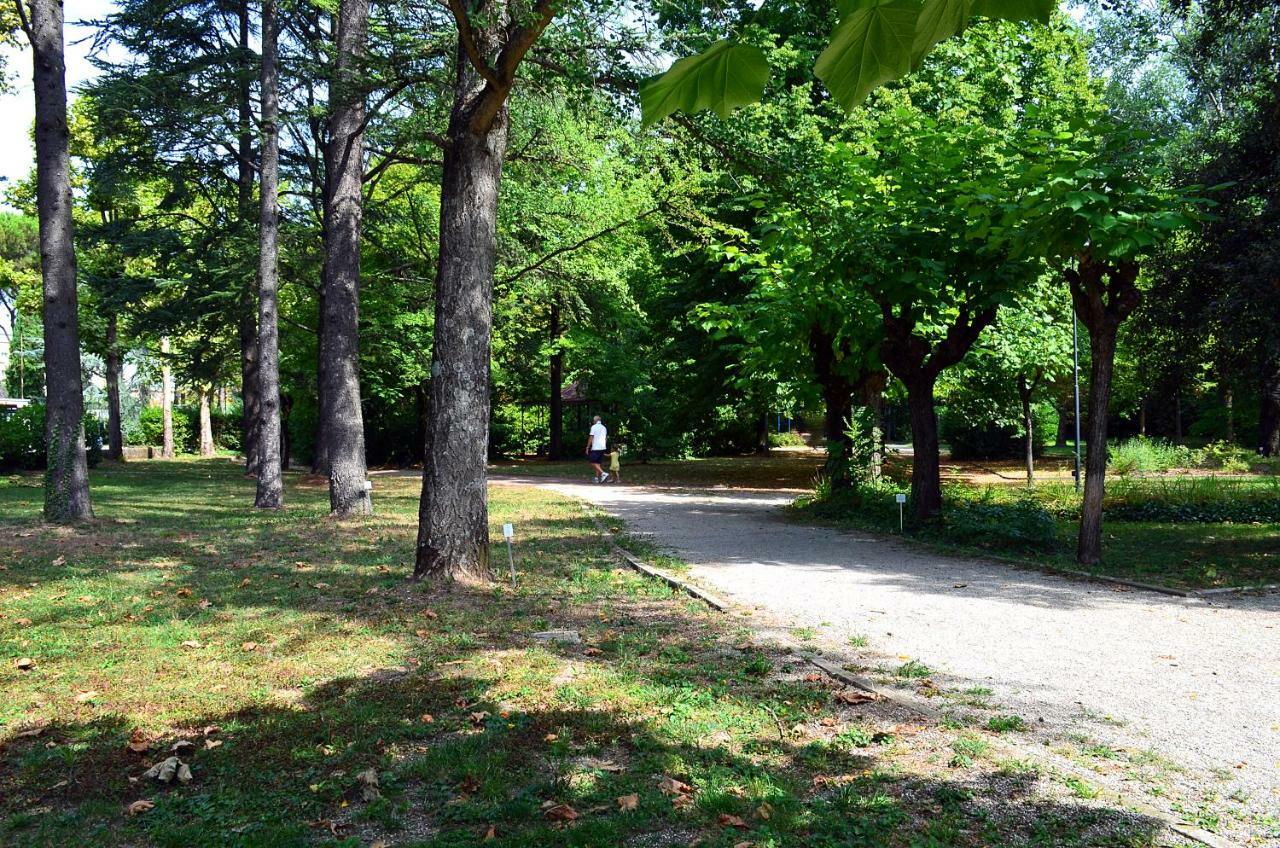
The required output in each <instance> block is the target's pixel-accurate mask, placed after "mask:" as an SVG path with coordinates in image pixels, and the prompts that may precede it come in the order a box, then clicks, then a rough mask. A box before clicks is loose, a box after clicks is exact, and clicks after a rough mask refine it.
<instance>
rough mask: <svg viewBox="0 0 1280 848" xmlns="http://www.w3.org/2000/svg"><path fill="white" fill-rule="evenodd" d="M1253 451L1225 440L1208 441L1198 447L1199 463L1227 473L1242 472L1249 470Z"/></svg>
mask: <svg viewBox="0 0 1280 848" xmlns="http://www.w3.org/2000/svg"><path fill="white" fill-rule="evenodd" d="M1253 458H1254V453H1253V452H1252V451H1249V450H1245V449H1244V448H1242V447H1240V446H1239V445H1233V444H1231V443H1230V442H1227V441H1217V442H1210V443H1209V444H1207V445H1205V446H1204V447H1203V448H1201V449H1200V464H1201V465H1204V466H1206V467H1208V468H1218V469H1221V470H1222V471H1225V472H1226V473H1228V474H1244V473H1245V472H1247V471H1248V470H1249V464H1250V463H1251V462H1252V461H1253Z"/></svg>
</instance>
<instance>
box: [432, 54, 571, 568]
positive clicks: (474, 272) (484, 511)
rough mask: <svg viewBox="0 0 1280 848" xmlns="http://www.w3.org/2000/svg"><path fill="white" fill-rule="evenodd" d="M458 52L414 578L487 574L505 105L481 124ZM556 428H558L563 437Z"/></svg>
mask: <svg viewBox="0 0 1280 848" xmlns="http://www.w3.org/2000/svg"><path fill="white" fill-rule="evenodd" d="M462 53H463V51H462V49H461V48H459V56H458V80H457V88H456V93H455V98H454V104H453V110H452V112H451V114H450V117H449V147H448V149H447V150H446V151H445V155H444V174H443V178H442V181H441V189H440V261H439V269H438V272H437V277H436V320H435V340H434V347H433V349H432V357H431V358H432V362H431V373H432V374H433V375H435V376H434V378H433V379H432V385H431V411H430V421H429V426H428V429H427V443H426V448H425V457H424V461H423V474H422V500H421V504H420V507H419V512H418V552H417V558H416V562H415V565H414V576H415V577H418V578H421V577H425V576H445V577H449V578H454V579H457V578H461V579H463V580H475V581H483V580H487V579H488V577H489V520H488V514H489V502H488V489H487V486H486V483H485V456H486V451H487V446H488V442H489V344H490V335H491V331H492V326H493V316H492V310H491V302H492V298H493V270H494V263H495V261H496V251H497V242H496V238H497V235H496V234H497V218H498V189H499V185H500V182H501V179H502V164H503V156H504V153H505V151H506V144H507V108H506V106H505V105H502V106H501V107H500V108H499V112H498V114H497V115H496V117H495V118H494V119H493V121H492V123H491V124H489V125H488V126H487V127H481V128H479V129H480V130H481V131H479V132H478V131H476V129H477V128H475V127H473V122H472V113H473V108H474V104H475V102H476V100H477V98H478V97H479V96H480V94H481V92H482V90H483V88H484V85H485V81H484V80H483V79H481V78H480V76H479V74H478V73H477V72H476V71H475V69H474V68H473V67H472V66H471V65H470V64H469V63H468V62H467V59H466V57H465V56H464V55H462ZM555 429H556V428H555V427H554V424H553V425H552V432H555Z"/></svg>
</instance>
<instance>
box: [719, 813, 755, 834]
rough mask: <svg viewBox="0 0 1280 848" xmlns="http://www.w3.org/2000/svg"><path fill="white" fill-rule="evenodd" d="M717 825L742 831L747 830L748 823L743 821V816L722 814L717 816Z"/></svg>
mask: <svg viewBox="0 0 1280 848" xmlns="http://www.w3.org/2000/svg"><path fill="white" fill-rule="evenodd" d="M716 824H718V825H720V826H721V827H736V828H738V829H740V830H746V829H747V823H746V822H745V821H743V820H742V817H741V816H731V815H729V814H728V813H721V814H720V815H718V816H716Z"/></svg>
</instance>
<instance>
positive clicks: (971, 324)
mask: <svg viewBox="0 0 1280 848" xmlns="http://www.w3.org/2000/svg"><path fill="white" fill-rule="evenodd" d="M880 309H881V313H882V315H883V323H884V331H885V338H884V341H883V342H882V343H881V345H880V359H881V361H882V362H884V365H885V367H886V368H888V369H889V372H890V373H892V374H893V375H894V376H895V377H897V378H898V379H899V380H901V381H902V383H903V385H905V386H906V387H907V409H908V412H909V413H910V418H911V448H912V458H911V512H912V515H913V516H914V517H915V518H916V519H917V520H918V521H932V520H934V519H936V518H937V517H938V516H939V515H940V514H941V513H942V478H941V460H940V457H939V455H938V416H937V414H936V412H935V409H934V401H933V389H934V385H935V383H936V382H937V380H938V375H939V374H941V373H942V371H943V369H945V368H949V367H950V366H952V365H955V364H956V363H957V362H959V361H960V360H961V359H963V358H964V355H965V354H966V353H968V352H969V348H971V347H973V343H974V342H975V341H977V340H978V336H979V335H980V334H981V333H982V330H983V329H984V328H985V327H987V326H988V325H989V324H990V323H991V322H992V321H994V320H995V318H996V307H994V306H989V307H985V308H983V309H980V310H978V311H976V312H974V311H972V310H971V309H970V308H969V306H968V305H967V304H965V305H962V306H961V307H960V311H959V314H958V315H957V316H956V318H955V320H954V321H953V322H952V324H951V326H949V327H948V328H947V333H946V335H945V336H944V337H943V338H942V340H941V341H938V342H935V343H932V344H931V343H930V342H929V341H927V340H926V339H924V338H921V337H920V336H917V335H916V334H915V322H914V320H913V319H911V318H910V317H906V315H907V310H905V309H904V310H902V313H903V314H902V315H898V314H895V313H894V310H893V305H892V304H889V303H881V304H880Z"/></svg>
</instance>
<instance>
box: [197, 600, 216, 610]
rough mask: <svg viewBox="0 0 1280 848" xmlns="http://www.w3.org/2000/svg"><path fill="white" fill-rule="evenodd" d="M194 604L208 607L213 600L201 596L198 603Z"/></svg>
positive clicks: (201, 607) (204, 607)
mask: <svg viewBox="0 0 1280 848" xmlns="http://www.w3.org/2000/svg"><path fill="white" fill-rule="evenodd" d="M196 606H198V607H200V609H208V608H209V607H211V606H213V601H211V600H209V599H208V598H201V599H200V603H198V604H196Z"/></svg>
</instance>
